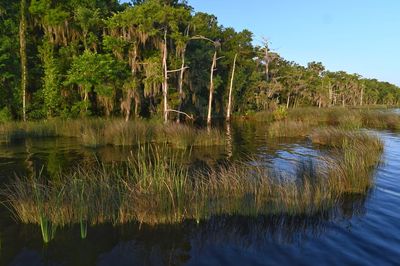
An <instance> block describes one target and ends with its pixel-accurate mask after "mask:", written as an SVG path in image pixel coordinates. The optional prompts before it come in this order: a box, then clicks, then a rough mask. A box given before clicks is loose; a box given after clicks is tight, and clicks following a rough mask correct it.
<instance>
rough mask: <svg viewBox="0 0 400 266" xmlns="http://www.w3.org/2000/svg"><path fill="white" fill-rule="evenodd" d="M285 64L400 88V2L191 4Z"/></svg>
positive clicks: (197, 0)
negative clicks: (265, 43) (247, 34)
mask: <svg viewBox="0 0 400 266" xmlns="http://www.w3.org/2000/svg"><path fill="white" fill-rule="evenodd" d="M188 2H189V5H191V6H192V7H194V9H195V11H202V12H207V13H211V14H214V15H216V16H217V17H218V21H219V22H220V23H221V24H222V25H224V26H225V27H233V28H235V29H236V30H239V31H240V30H242V29H248V30H250V31H252V32H253V33H254V40H255V42H256V43H257V42H258V43H259V42H261V40H262V38H267V39H268V40H269V42H270V48H271V49H272V50H274V51H276V52H278V53H279V54H280V55H282V56H283V57H284V58H285V59H287V60H290V61H295V62H297V63H300V64H302V65H306V64H307V63H308V62H311V61H319V62H322V63H323V64H324V65H325V66H326V68H327V69H328V70H331V71H338V70H345V71H347V72H349V73H358V74H361V75H362V76H364V77H367V78H377V79H379V80H382V81H389V82H391V83H394V84H396V85H398V86H400V0H247V1H239V0H189V1H188Z"/></svg>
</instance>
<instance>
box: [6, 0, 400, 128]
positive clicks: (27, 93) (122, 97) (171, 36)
mask: <svg viewBox="0 0 400 266" xmlns="http://www.w3.org/2000/svg"><path fill="white" fill-rule="evenodd" d="M399 103H400V90H399V88H398V87H396V86H395V85H392V84H389V83H386V82H379V81H377V80H375V79H365V78H362V77H361V76H359V75H355V74H354V75H351V74H348V73H346V72H343V71H340V72H330V71H327V70H325V68H324V66H323V65H322V64H321V63H316V62H312V63H309V64H308V66H307V67H304V66H301V65H298V64H296V63H294V62H289V61H287V60H285V59H283V58H282V57H280V56H279V54H277V53H275V52H272V51H271V50H270V49H269V47H268V43H267V42H266V43H264V44H263V45H261V46H259V45H254V44H253V34H252V33H251V32H250V31H248V30H244V31H241V32H237V31H235V30H234V29H233V28H229V27H228V28H226V27H224V26H222V25H220V24H219V23H218V20H217V18H216V17H215V16H213V15H210V14H206V13H201V12H198V13H196V12H194V10H193V9H192V8H191V7H190V6H189V4H188V3H187V2H186V1H178V0H142V1H139V0H138V1H133V3H132V4H121V3H119V2H118V1H116V0H65V1H55V0H0V110H1V111H0V120H1V119H3V120H4V119H8V118H14V119H43V118H49V117H79V116H121V115H124V117H125V118H126V119H129V118H132V117H134V116H138V117H139V116H140V117H159V118H162V119H163V120H164V121H169V120H176V121H180V120H182V119H186V120H187V119H190V120H192V119H204V120H207V121H208V122H209V123H211V119H212V118H216V117H219V118H222V117H225V118H227V119H229V118H230V115H231V113H246V112H254V111H262V110H267V109H274V108H276V107H277V106H279V105H285V106H287V107H296V106H319V107H327V106H339V105H340V106H342V105H343V106H349V105H350V106H358V105H374V104H388V105H398V104H399Z"/></svg>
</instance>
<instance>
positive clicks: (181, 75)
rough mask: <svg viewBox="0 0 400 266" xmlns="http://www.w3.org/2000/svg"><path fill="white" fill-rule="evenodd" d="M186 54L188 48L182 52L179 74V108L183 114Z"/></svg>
mask: <svg viewBox="0 0 400 266" xmlns="http://www.w3.org/2000/svg"><path fill="white" fill-rule="evenodd" d="M185 53H186V46H185V48H183V50H182V65H181V70H180V73H179V107H178V111H179V112H182V107H183V78H184V75H185ZM176 122H177V123H180V122H181V114H180V113H178V118H177V119H176Z"/></svg>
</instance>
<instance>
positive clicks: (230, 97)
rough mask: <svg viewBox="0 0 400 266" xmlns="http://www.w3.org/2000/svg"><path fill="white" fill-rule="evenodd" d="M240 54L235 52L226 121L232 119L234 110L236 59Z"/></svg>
mask: <svg viewBox="0 0 400 266" xmlns="http://www.w3.org/2000/svg"><path fill="white" fill-rule="evenodd" d="M237 56H238V54H235V58H234V59H233V68H232V76H231V85H230V87H229V97H228V108H227V112H226V121H229V120H231V112H232V90H233V80H234V78H235V70H236V60H237Z"/></svg>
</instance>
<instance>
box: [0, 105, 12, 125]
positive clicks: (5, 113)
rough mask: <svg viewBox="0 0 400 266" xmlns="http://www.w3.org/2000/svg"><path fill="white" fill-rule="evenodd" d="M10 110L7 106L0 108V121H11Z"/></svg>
mask: <svg viewBox="0 0 400 266" xmlns="http://www.w3.org/2000/svg"><path fill="white" fill-rule="evenodd" d="M11 119H12V116H11V112H10V110H9V109H8V108H7V107H4V108H3V109H1V110H0V123H5V122H9V121H11Z"/></svg>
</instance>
